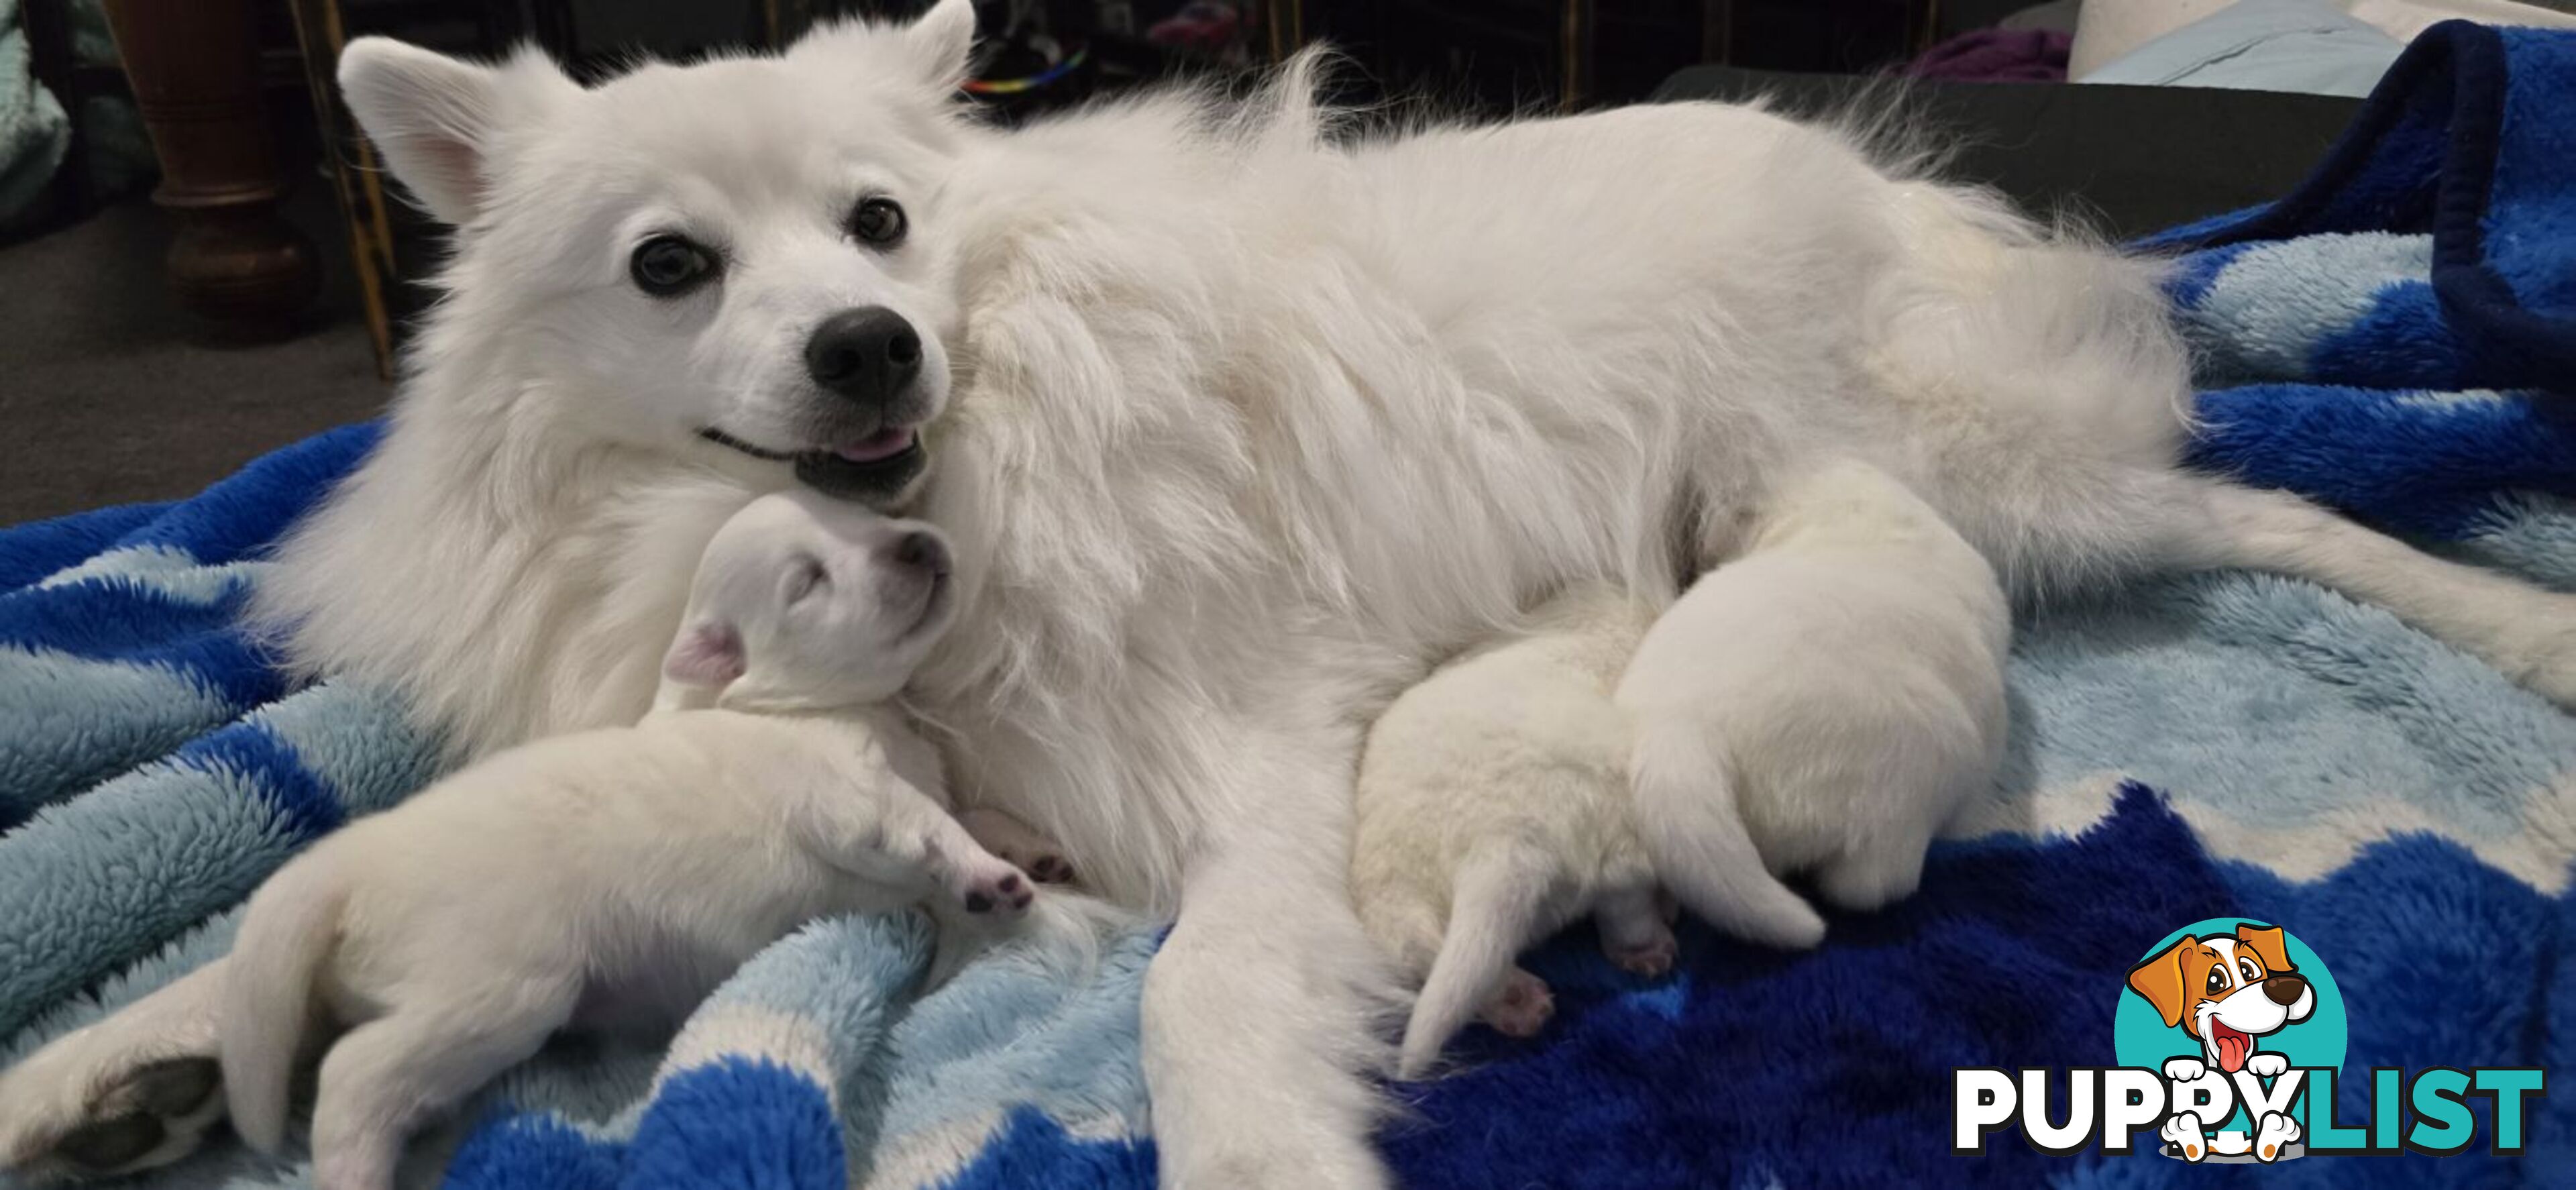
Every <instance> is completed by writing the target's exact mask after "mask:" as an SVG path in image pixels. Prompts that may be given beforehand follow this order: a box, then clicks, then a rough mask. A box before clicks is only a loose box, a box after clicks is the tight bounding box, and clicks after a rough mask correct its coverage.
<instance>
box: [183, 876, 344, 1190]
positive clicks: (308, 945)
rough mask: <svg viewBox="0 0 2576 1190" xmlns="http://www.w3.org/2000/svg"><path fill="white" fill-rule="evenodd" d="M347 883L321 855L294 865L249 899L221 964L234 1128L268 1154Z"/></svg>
mask: <svg viewBox="0 0 2576 1190" xmlns="http://www.w3.org/2000/svg"><path fill="white" fill-rule="evenodd" d="M347 895H348V893H347V887H346V885H345V884H344V883H343V882H342V881H341V880H340V878H339V875H338V873H337V872H335V871H333V870H332V869H331V867H329V866H328V864H327V863H326V862H325V861H323V860H322V859H321V858H320V857H318V856H317V857H307V858H305V859H303V860H299V861H296V862H293V863H289V864H288V865H287V866H286V867H285V868H283V869H281V870H280V871H279V872H278V873H277V875H275V876H273V877H271V878H270V879H269V881H268V883H267V884H265V885H262V886H261V887H260V890H259V892H258V893H257V894H255V895H253V896H252V897H251V901H250V909H249V911H248V912H247V914H246V915H245V916H244V917H243V919H242V925H241V930H240V932H239V933H238V934H236V935H235V936H234V938H233V949H232V954H231V956H230V957H228V958H227V959H226V960H225V962H224V967H225V970H224V990H223V998H222V1000H221V1002H220V1003H221V1005H222V1013H221V1015H220V1016H219V1017H218V1018H217V1021H216V1037H217V1039H218V1042H219V1044H220V1045H221V1047H222V1051H221V1052H222V1063H223V1070H224V1094H225V1096H226V1098H227V1100H228V1106H229V1107H230V1109H231V1112H232V1120H233V1130H234V1131H235V1132H238V1133H240V1134H241V1138H242V1140H243V1141H244V1142H245V1143H247V1144H249V1145H250V1147H251V1148H253V1149H255V1150H258V1151H259V1152H262V1153H275V1152H277V1150H278V1149H279V1147H280V1146H282V1145H283V1144H284V1143H285V1141H286V1111H287V1097H288V1093H289V1090H288V1089H289V1087H290V1086H291V1085H292V1083H293V1080H294V1077H295V1063H296V1059H297V1057H298V1056H299V1055H300V1054H301V1053H302V1051H303V1048H304V1036H305V1031H306V1029H307V1028H308V1027H309V1026H310V1025H311V1024H312V1017H313V985H314V980H315V978H316V977H317V975H318V974H319V972H320V970H321V967H322V961H323V959H324V958H325V957H327V956H328V955H329V954H330V953H331V948H332V946H333V945H334V944H335V943H337V942H338V941H339V935H340V912H341V909H342V906H343V905H344V903H345V901H346V898H347Z"/></svg>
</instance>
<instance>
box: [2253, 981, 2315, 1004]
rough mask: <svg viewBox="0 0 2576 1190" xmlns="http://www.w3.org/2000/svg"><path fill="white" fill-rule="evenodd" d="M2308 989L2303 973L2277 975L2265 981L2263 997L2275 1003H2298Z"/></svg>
mask: <svg viewBox="0 0 2576 1190" xmlns="http://www.w3.org/2000/svg"><path fill="white" fill-rule="evenodd" d="M2307 990H2308V980H2307V977H2306V976H2303V975H2275V976H2273V977H2271V978H2270V979H2266V980H2264V981H2263V997H2264V998H2265V999H2267V1000H2270V1001H2271V1002H2273V1003H2274V1004H2296V1003H2298V1002H2299V997H2300V996H2301V995H2302V994H2304V993H2305V992H2306V991H2307Z"/></svg>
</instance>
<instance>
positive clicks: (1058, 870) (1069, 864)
mask: <svg viewBox="0 0 2576 1190" xmlns="http://www.w3.org/2000/svg"><path fill="white" fill-rule="evenodd" d="M1020 867H1021V868H1022V869H1023V870H1025V871H1027V872H1028V874H1029V878H1030V879H1032V880H1035V881H1037V882H1038V883H1040V884H1071V883H1073V861H1072V860H1069V859H1066V858H1065V857H1063V856H1061V855H1038V856H1034V857H1032V858H1031V859H1030V860H1029V862H1027V863H1024V864H1021V865H1020Z"/></svg>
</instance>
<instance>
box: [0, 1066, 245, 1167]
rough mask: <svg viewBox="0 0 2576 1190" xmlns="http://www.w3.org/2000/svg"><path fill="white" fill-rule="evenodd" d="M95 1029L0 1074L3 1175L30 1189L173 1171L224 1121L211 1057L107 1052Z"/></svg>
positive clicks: (218, 1081)
mask: <svg viewBox="0 0 2576 1190" xmlns="http://www.w3.org/2000/svg"><path fill="white" fill-rule="evenodd" d="M98 1040H101V1038H100V1037H99V1035H98V1034H96V1033H95V1032H94V1031H93V1030H91V1029H85V1030H82V1031H81V1032H78V1033H74V1034H72V1035H70V1036H67V1037H64V1038H61V1039H59V1040H57V1041H55V1042H54V1044H53V1045H51V1046H48V1047H46V1048H45V1049H43V1050H40V1051H38V1052H37V1053H36V1055H35V1056H34V1057H32V1058H30V1059H28V1060H27V1061H25V1062H23V1063H20V1064H19V1065H18V1066H17V1067H16V1068H14V1069H12V1070H10V1071H9V1072H8V1073H7V1074H6V1076H0V1170H7V1171H9V1172H11V1173H14V1174H16V1175H18V1176H19V1178H20V1179H22V1180H23V1181H25V1182H27V1183H31V1184H41V1183H42V1182H45V1181H50V1180H56V1179H77V1178H93V1177H104V1176H108V1175H112V1174H126V1173H133V1172H135V1171H138V1170H145V1169H153V1168H157V1167H159V1166H163V1165H168V1164H170V1163H171V1162H173V1161H177V1160H178V1159H180V1158H182V1157H185V1156H187V1155H188V1154H190V1153H192V1152H195V1151H196V1149H197V1146H198V1145H199V1144H200V1143H201V1142H202V1141H203V1139H204V1137H205V1133H206V1130H207V1129H208V1128H211V1127H213V1126H214V1123H215V1121H217V1120H219V1119H221V1118H223V1114H224V1097H223V1087H222V1075H221V1072H219V1071H218V1070H217V1069H216V1067H215V1060H214V1059H213V1058H212V1057H200V1056H195V1055H177V1056H172V1055H132V1054H127V1055H116V1054H113V1053H108V1054H102V1053H101V1052H100V1051H99V1047H97V1046H95V1045H93V1044H91V1043H93V1042H95V1041H98Z"/></svg>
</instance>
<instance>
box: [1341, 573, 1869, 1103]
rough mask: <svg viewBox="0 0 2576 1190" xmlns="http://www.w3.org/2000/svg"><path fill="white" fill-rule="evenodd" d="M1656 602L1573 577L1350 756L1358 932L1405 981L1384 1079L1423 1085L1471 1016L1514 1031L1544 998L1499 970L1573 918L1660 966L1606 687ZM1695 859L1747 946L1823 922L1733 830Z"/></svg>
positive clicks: (1706, 908) (1449, 670)
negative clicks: (1399, 1031) (1401, 1021)
mask: <svg viewBox="0 0 2576 1190" xmlns="http://www.w3.org/2000/svg"><path fill="white" fill-rule="evenodd" d="M1653 614H1654V613H1653V609H1652V608H1650V607H1647V606H1644V605H1641V604H1639V603H1638V602H1637V601H1635V600H1633V599H1631V598H1629V597H1628V596H1627V595H1626V594H1625V593H1623V592H1620V591H1618V590H1617V589H1615V588H1612V587H1608V586H1603V585H1597V584H1588V585H1584V586H1579V587H1576V588H1574V589H1572V590H1569V591H1567V592H1566V593H1564V594H1563V595H1560V596H1558V597H1557V598H1556V599H1555V600H1554V601H1553V602H1551V603H1549V604H1548V605H1547V606H1546V607H1544V608H1542V609H1541V610H1540V611H1539V613H1538V614H1537V615H1536V616H1535V617H1533V619H1532V621H1531V622H1530V623H1529V624H1528V625H1526V626H1525V627H1524V628H1523V630H1522V631H1521V632H1519V633H1518V634H1516V635H1513V636H1511V637H1509V638H1506V639H1504V640H1501V641H1497V642H1494V643H1491V644H1489V645H1487V646H1485V647H1484V648H1482V649H1479V650H1476V651H1474V652H1471V653H1469V654H1467V655H1466V656H1464V657H1461V658H1460V659H1458V660H1456V661H1453V662H1451V663H1450V664H1448V665H1446V666H1443V667H1442V668H1441V669H1440V670H1438V671H1437V672H1435V673H1433V674H1432V675H1431V676H1430V677H1428V678H1426V679H1424V680H1423V681H1422V682H1421V683H1420V684H1419V685H1416V686H1414V687H1413V688H1412V689H1410V690H1407V691H1405V693H1404V694H1403V695H1402V696H1401V697H1399V698H1397V699H1396V700H1395V702H1394V703H1393V704H1392V705H1390V706H1389V707H1388V708H1387V709H1386V712H1385V713H1384V714H1383V715H1380V716H1379V717H1378V721H1377V723H1376V725H1375V726H1374V727H1372V728H1371V729H1370V730H1369V736H1368V742H1367V745H1366V747H1365V749H1364V750H1363V751H1362V753H1361V757H1360V773H1359V787H1358V795H1357V800H1356V802H1355V803H1354V811H1355V826H1354V831H1353V838H1352V846H1351V901H1352V906H1353V908H1354V909H1356V910H1357V911H1358V913H1359V918H1360V926H1361V928H1362V929H1364V930H1366V931H1367V932H1368V935H1369V937H1370V939H1371V940H1372V941H1374V942H1376V943H1377V944H1378V947H1379V949H1380V950H1382V951H1383V952H1384V953H1385V955H1386V957H1387V958H1388V959H1389V960H1390V961H1392V962H1393V963H1394V965H1395V968H1396V971H1397V974H1398V975H1399V976H1400V977H1401V978H1403V979H1405V980H1406V981H1408V982H1418V983H1419V984H1420V988H1421V992H1420V994H1419V995H1418V996H1417V997H1416V998H1415V1000H1414V1005H1413V1014H1412V1018H1411V1019H1410V1020H1409V1021H1408V1022H1407V1023H1406V1025H1405V1032H1404V1046H1403V1051H1402V1056H1401V1059H1400V1067H1399V1070H1400V1073H1401V1074H1402V1075H1403V1076H1404V1077H1406V1078H1420V1077H1422V1076H1423V1075H1424V1074H1426V1073H1428V1072H1429V1071H1430V1069H1431V1067H1432V1065H1433V1063H1434V1062H1435V1060H1436V1059H1437V1058H1438V1057H1439V1055H1440V1047H1441V1046H1442V1045H1443V1044H1444V1043H1446V1042H1447V1041H1448V1040H1449V1037H1450V1035H1452V1034H1454V1033H1456V1032H1457V1031H1458V1029H1459V1027H1460V1026H1462V1025H1464V1024H1465V1023H1466V1022H1467V1019H1468V1018H1469V1017H1470V1016H1471V1015H1472V1016H1480V1017H1481V1018H1482V1019H1483V1020H1484V1021H1485V1023H1487V1024H1489V1025H1492V1026H1493V1027H1494V1028H1495V1029H1497V1030H1500V1031H1502V1032H1503V1033H1506V1034H1509V1035H1512V1036H1516V1037H1527V1036H1531V1035H1533V1034H1535V1033H1537V1032H1538V1030H1539V1028H1540V1026H1542V1025H1544V1024H1545V1023H1546V1021H1547V1018H1548V1016H1549V1014H1550V1012H1551V1011H1553V1008H1554V1005H1553V1001H1552V998H1551V994H1550V992H1549V989H1548V986H1547V984H1546V983H1544V982H1543V981H1541V980H1540V979H1539V977H1538V976H1536V975H1533V974H1531V973H1530V972H1529V971H1527V970H1524V969H1522V968H1520V967H1517V966H1515V965H1514V962H1513V960H1514V958H1515V957H1516V956H1517V955H1518V954H1519V953H1520V952H1521V950H1522V949H1523V948H1525V947H1527V946H1529V945H1531V944H1532V943H1534V942H1537V941H1538V940H1539V939H1541V938H1544V937H1546V936H1547V935H1549V934H1551V933H1554V932H1555V931H1557V930H1558V929H1560V928H1562V927H1563V926H1565V925H1566V924H1567V923H1569V922H1571V921H1574V920H1576V919H1577V918H1580V917H1583V916H1585V915H1587V914H1589V915H1590V916H1591V917H1592V919H1593V921H1594V923H1595V924H1596V925H1598V926H1599V927H1600V932H1601V945H1602V950H1603V952H1604V953H1605V954H1607V955H1608V956H1609V957H1610V959H1611V961H1613V962H1615V963H1617V964H1618V965H1619V966H1620V967H1622V968H1624V969H1626V970H1628V971H1630V972H1633V973H1635V974H1639V975H1648V976H1654V975H1661V974H1663V973H1664V972H1665V971H1666V970H1668V969H1670V968H1671V966H1672V963H1673V951H1674V943H1673V934H1672V930H1671V929H1670V928H1668V927H1667V926H1666V925H1665V922H1664V918H1663V915H1662V913H1661V912H1660V908H1659V906H1658V905H1657V898H1656V884H1657V879H1656V873H1655V867H1654V861H1653V859H1652V856H1651V848H1650V847H1649V845H1648V844H1647V843H1646V842H1645V841H1644V840H1641V839H1640V838H1639V837H1638V823H1637V821H1636V819H1635V815H1634V814H1633V813H1632V811H1631V808H1630V804H1629V783H1628V753H1629V750H1630V747H1631V735H1630V729H1629V723H1628V720H1627V718H1626V717H1625V716H1623V715H1622V714H1621V713H1620V712H1619V710H1618V709H1617V708H1616V707H1614V706H1612V705H1611V701H1610V692H1611V683H1612V682H1614V681H1615V680H1617V678H1618V676H1619V671H1620V670H1621V669H1622V668H1624V667H1625V666H1626V665H1627V664H1628V659H1629V657H1630V656H1631V655H1632V654H1633V653H1635V651H1636V648H1637V640H1638V638H1639V637H1640V636H1642V635H1644V634H1645V632H1646V626H1647V623H1648V621H1649V620H1650V619H1652V617H1653ZM1705 825H1709V826H1711V827H1713V828H1714V829H1715V830H1716V831H1717V832H1718V833H1719V834H1720V835H1721V836H1722V837H1721V838H1718V839H1714V840H1707V841H1704V850H1706V851H1708V852H1710V853H1712V854H1715V853H1718V852H1724V853H1726V854H1728V855H1731V856H1732V857H1733V858H1732V860H1731V861H1729V862H1728V863H1727V864H1726V865H1725V866H1724V870H1723V871H1722V872H1719V873H1714V874H1713V876H1717V877H1725V878H1728V879H1730V880H1731V881H1732V883H1731V884H1730V885H1729V886H1728V887H1726V888H1725V889H1724V891H1723V892H1714V891H1712V890H1716V889H1718V887H1719V883H1720V882H1719V880H1718V879H1715V878H1712V879H1709V880H1703V881H1700V882H1699V883H1698V884H1697V885H1695V887H1696V888H1698V889H1699V890H1701V891H1703V892H1710V893H1711V894H1712V895H1711V899H1706V900H1702V901H1700V902H1697V903H1695V904H1694V906H1693V907H1694V908H1695V909H1697V910H1699V911H1700V912H1701V913H1703V914H1704V915H1706V916H1708V917H1709V918H1710V919H1711V920H1712V921H1715V922H1718V923H1719V924H1721V925H1724V926H1727V927H1729V928H1732V929H1733V930H1735V931H1736V932H1737V933H1739V934H1742V935H1744V936H1745V937H1748V938H1752V939H1755V940H1758V941H1762V942H1768V943H1771V944H1774V945H1779V946H1812V945H1814V944H1815V942H1816V940H1817V939H1819V938H1821V937H1823V935H1824V929H1825V926H1824V922H1823V920H1822V919H1820V918H1818V917H1817V916H1816V913H1815V910H1813V909H1811V908H1809V907H1808V906H1807V904H1806V902H1804V901H1802V900H1800V899H1799V898H1798V895H1797V894H1796V893H1793V892H1791V891H1789V890H1788V889H1787V888H1785V887H1783V886H1782V885H1780V883H1779V882H1778V881H1776V880H1774V879H1772V878H1771V876H1770V875H1769V874H1768V873H1767V872H1766V871H1764V869H1763V867H1762V863H1761V860H1760V859H1759V858H1758V857H1757V856H1756V855H1755V854H1754V852H1753V849H1752V846H1751V844H1750V843H1749V842H1747V841H1746V839H1745V835H1744V828H1743V826H1742V824H1741V823H1739V822H1737V821H1735V820H1734V819H1733V818H1731V817H1730V818H1726V819H1720V820H1715V821H1714V822H1712V823H1709V824H1705Z"/></svg>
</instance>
